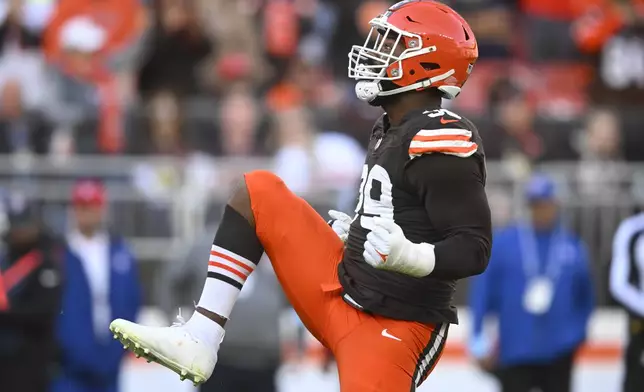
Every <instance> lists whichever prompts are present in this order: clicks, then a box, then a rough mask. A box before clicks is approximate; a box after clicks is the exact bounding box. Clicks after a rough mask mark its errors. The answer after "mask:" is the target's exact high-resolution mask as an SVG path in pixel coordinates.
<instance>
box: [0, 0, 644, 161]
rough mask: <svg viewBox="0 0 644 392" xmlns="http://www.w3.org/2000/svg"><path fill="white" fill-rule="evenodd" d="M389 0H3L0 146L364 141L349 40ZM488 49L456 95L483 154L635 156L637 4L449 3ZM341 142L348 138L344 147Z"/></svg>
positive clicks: (217, 148) (280, 145)
mask: <svg viewBox="0 0 644 392" xmlns="http://www.w3.org/2000/svg"><path fill="white" fill-rule="evenodd" d="M389 3H391V1H389V2H388V1H383V0H342V1H339V0H239V1H235V2H230V1H219V0H105V1H101V2H100V3H93V2H87V1H83V0H58V1H56V0H47V1H44V0H5V1H3V2H2V3H0V18H1V20H2V25H1V27H0V42H1V45H0V76H1V77H0V109H1V114H0V116H1V119H0V126H1V127H2V131H1V132H0V152H2V153H8V154H49V155H55V156H59V157H61V156H62V157H64V156H68V155H72V154H145V155H173V156H180V157H185V156H190V155H191V154H194V153H204V154H208V155H211V156H249V155H250V156H265V155H274V154H278V153H279V152H280V151H292V150H293V148H302V149H306V150H310V149H311V148H312V146H314V145H315V143H316V136H317V135H319V134H320V133H323V132H337V133H339V134H341V135H347V136H349V137H352V138H354V139H355V142H357V143H358V144H360V145H362V146H364V145H365V144H366V141H367V134H368V132H369V129H370V126H371V124H372V121H373V118H374V117H375V116H376V115H377V113H378V110H377V109H373V108H368V107H365V106H364V105H362V104H360V103H359V102H357V101H356V100H355V98H354V96H353V84H352V82H351V81H350V80H347V77H346V74H347V72H346V63H347V53H348V51H349V49H350V46H351V45H352V44H354V43H360V42H362V40H363V37H364V36H365V33H366V31H367V30H366V29H367V27H368V20H369V18H370V17H371V16H372V15H374V14H377V13H378V12H379V11H381V10H383V9H385V8H386V6H387V4H389ZM446 3H449V5H451V6H452V7H454V8H455V9H456V10H458V11H459V12H461V13H462V14H463V16H464V17H465V18H466V19H467V20H468V21H469V22H470V24H471V25H472V28H473V30H474V32H475V33H476V35H477V38H478V41H479V45H480V55H481V59H480V61H479V63H478V64H477V66H476V71H475V72H474V73H473V76H472V78H471V80H470V82H469V83H468V88H466V89H465V92H464V94H463V96H462V97H460V98H459V100H457V101H455V102H454V103H453V106H455V108H457V109H459V110H460V111H461V112H462V113H464V114H467V115H469V116H471V117H473V118H474V119H475V120H478V121H479V124H480V128H481V132H482V134H483V137H484V138H485V140H486V147H487V152H488V155H489V158H490V159H508V160H513V161H516V160H518V159H520V160H523V161H525V163H530V162H534V161H543V160H588V161H593V162H594V161H615V160H627V161H641V160H644V153H642V151H641V149H638V148H636V147H633V145H634V143H635V142H636V141H641V140H640V139H642V136H640V134H641V132H638V131H639V123H638V122H637V112H636V109H637V107H638V105H639V104H641V103H643V102H644V43H643V41H642V39H643V37H644V24H643V23H642V20H643V18H644V2H642V1H641V0H565V1H558V0H520V1H513V0H449V1H446ZM341 143H351V142H349V141H343V142H341Z"/></svg>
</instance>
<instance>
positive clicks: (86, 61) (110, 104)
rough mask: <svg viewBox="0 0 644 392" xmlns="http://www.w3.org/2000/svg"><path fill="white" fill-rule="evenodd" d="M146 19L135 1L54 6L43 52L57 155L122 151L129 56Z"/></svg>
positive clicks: (62, 1)
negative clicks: (48, 75) (55, 124)
mask: <svg viewBox="0 0 644 392" xmlns="http://www.w3.org/2000/svg"><path fill="white" fill-rule="evenodd" d="M146 21H147V20H146V13H145V9H144V7H143V4H142V2H141V1H140V0H101V1H99V2H88V1H78V0H58V1H57V2H56V10H55V12H54V14H53V16H52V20H51V21H50V23H49V25H48V27H47V30H46V32H45V37H44V38H45V39H44V49H45V54H46V57H47V60H48V61H49V63H50V64H51V65H52V68H53V70H54V71H55V72H53V74H52V78H55V81H54V88H53V90H54V91H53V93H52V95H53V97H54V98H53V99H52V101H53V102H52V104H51V110H50V113H51V116H52V118H54V119H56V120H57V122H58V123H59V127H58V132H56V134H55V135H56V138H55V139H54V140H55V143H54V145H55V146H56V150H57V152H59V153H66V154H69V153H70V152H71V150H75V151H78V152H81V153H94V154H95V153H107V154H112V153H118V152H122V151H123V149H124V148H125V110H124V106H125V105H126V104H129V103H130V102H129V101H128V100H129V99H131V96H132V95H133V94H132V92H133V91H134V87H133V83H132V80H131V79H132V77H131V67H132V66H133V64H132V63H133V62H134V59H135V58H136V56H134V55H133V53H132V52H136V48H137V47H138V43H139V41H140V39H139V38H140V36H141V34H142V31H144V28H145V26H146ZM61 155H63V154H61Z"/></svg>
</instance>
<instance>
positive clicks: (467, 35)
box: [463, 26, 470, 41]
mask: <svg viewBox="0 0 644 392" xmlns="http://www.w3.org/2000/svg"><path fill="white" fill-rule="evenodd" d="M463 32H464V33H465V41H469V40H470V35H469V34H468V33H467V29H466V28H465V26H463Z"/></svg>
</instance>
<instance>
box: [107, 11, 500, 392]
mask: <svg viewBox="0 0 644 392" xmlns="http://www.w3.org/2000/svg"><path fill="white" fill-rule="evenodd" d="M370 24H371V33H370V35H369V37H368V38H367V39H366V42H365V43H364V45H356V46H353V48H352V50H351V52H350V53H349V76H350V77H351V78H353V79H355V80H357V84H356V94H357V96H358V98H359V99H361V100H362V101H364V102H367V103H369V104H371V105H377V106H381V107H382V108H383V109H384V111H385V112H386V113H385V114H384V115H383V116H382V117H381V118H380V119H379V120H378V121H377V122H376V124H375V126H374V128H373V131H372V132H371V140H370V143H369V149H368V153H367V157H366V163H365V165H364V168H363V173H362V181H361V184H360V189H359V191H360V192H359V198H358V204H357V207H356V209H355V212H356V214H355V216H354V217H353V218H351V217H349V216H348V215H346V214H343V213H340V212H336V211H333V212H331V217H332V218H334V220H333V222H332V224H331V225H328V224H327V222H325V220H324V219H323V218H322V217H320V216H319V215H318V214H317V213H316V212H315V211H314V210H313V208H311V207H310V206H309V205H308V204H307V203H306V202H305V201H304V200H302V199H301V198H299V197H297V196H296V195H295V194H293V193H292V192H291V191H289V189H287V188H286V186H285V185H284V183H283V182H282V181H281V180H280V179H279V178H277V177H276V176H275V175H273V174H271V173H270V172H266V171H256V172H251V173H247V174H246V175H245V176H244V178H243V179H242V181H241V184H240V186H239V188H238V190H237V191H236V192H234V194H233V195H232V197H231V198H230V200H229V202H228V204H227V206H226V208H225V211H224V214H223V218H222V222H221V226H220V227H219V229H218V231H217V233H216V235H215V239H214V243H213V246H212V250H211V252H210V260H209V262H208V278H207V279H206V284H205V287H204V289H203V293H202V296H201V299H200V300H199V303H198V305H197V309H196V312H195V313H194V315H193V317H192V318H191V319H190V320H189V321H188V322H187V323H179V324H177V325H175V326H174V327H170V328H152V327H145V326H141V325H137V324H134V323H131V322H128V321H125V320H115V321H114V322H113V323H112V324H111V329H112V331H113V332H114V334H115V336H116V337H117V338H119V339H120V340H121V341H122V342H123V343H124V345H125V346H126V347H127V348H129V349H130V350H132V351H134V352H135V353H137V354H139V355H143V356H145V357H147V358H148V359H149V360H153V361H156V362H158V363H160V364H162V365H163V366H166V367H168V368H170V369H172V370H174V371H175V372H177V373H178V374H180V375H181V377H182V378H187V379H190V380H192V381H193V382H194V383H195V384H198V383H201V382H203V381H204V380H206V379H207V378H208V377H210V375H211V373H212V372H213V369H214V367H215V363H216V362H217V350H218V347H219V345H220V343H221V342H222V340H223V338H224V327H225V324H226V320H227V319H228V318H229V316H230V313H231V311H232V309H233V305H234V304H235V301H236V299H237V297H238V295H239V292H240V290H241V288H242V286H243V284H244V282H245V281H246V279H247V277H248V276H249V275H250V274H251V273H252V272H253V270H254V269H255V268H256V267H257V263H258V261H259V260H260V257H261V256H262V253H264V252H266V253H267V255H268V257H269V259H270V260H271V263H272V264H273V268H274V270H275V272H276V274H277V277H278V279H279V281H280V283H281V285H282V288H283V289H284V292H285V293H286V295H287V297H288V299H289V301H290V303H291V304H292V305H293V307H294V308H295V310H296V311H297V313H298V315H299V316H300V318H301V319H302V321H303V322H304V324H305V325H306V327H307V328H308V329H309V330H310V331H311V333H312V334H313V335H314V336H315V337H316V338H317V339H318V340H320V342H322V343H323V344H324V345H325V346H326V347H328V348H329V349H330V350H331V351H332V352H333V354H334V356H335V358H336V360H337V365H338V368H339V375H340V385H341V390H342V391H343V392H366V391H380V392H392V391H396V392H398V391H413V390H415V388H416V387H417V386H418V385H420V384H421V383H422V382H423V380H424V379H425V378H426V377H427V375H428V374H429V373H430V372H431V371H432V369H433V368H434V366H435V365H436V363H437V362H438V360H439V358H440V356H441V353H442V351H443V348H444V346H445V341H446V339H447V332H448V328H449V325H450V324H454V323H457V322H458V319H457V314H456V309H455V308H454V307H453V306H452V304H451V302H452V297H453V295H454V290H455V285H456V281H457V280H459V279H462V278H466V277H468V276H472V275H476V274H480V273H481V272H483V271H484V270H485V268H486V266H487V262H488V257H489V253H490V243H491V222H490V211H489V206H488V203H487V198H486V195H485V190H484V186H485V178H486V173H485V161H484V154H483V146H482V145H481V140H480V137H479V135H478V133H477V130H476V128H475V127H474V125H473V124H472V123H471V122H470V121H468V120H467V119H466V118H464V117H462V116H460V115H458V114H456V113H453V112H451V111H448V110H445V109H441V100H442V99H453V98H456V96H458V94H459V93H460V91H461V88H462V87H463V84H464V83H465V81H466V80H467V78H468V76H469V74H470V72H471V71H472V68H473V66H474V63H475V61H476V59H477V57H478V49H477V43H476V40H475V38H474V34H473V33H472V30H471V29H470V27H469V25H468V24H467V22H466V21H465V20H463V18H462V17H461V16H460V15H459V14H457V13H456V12H455V11H454V10H452V9H451V8H449V7H447V6H446V5H444V4H441V3H439V2H435V1H428V0H407V1H402V2H399V3H397V4H395V5H393V6H392V7H391V8H389V9H388V10H387V11H386V12H385V13H383V14H381V15H379V16H377V17H375V18H374V19H373V20H371V22H370ZM330 226H331V227H330Z"/></svg>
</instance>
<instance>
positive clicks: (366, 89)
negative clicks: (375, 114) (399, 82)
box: [355, 69, 461, 102]
mask: <svg viewBox="0 0 644 392" xmlns="http://www.w3.org/2000/svg"><path fill="white" fill-rule="evenodd" d="M453 74H454V70H453V69H450V70H449V71H447V72H445V73H444V74H442V75H438V76H435V77H433V78H430V79H427V80H424V81H422V82H418V83H414V84H411V85H409V86H405V87H400V88H395V89H393V90H389V91H382V86H381V84H380V81H379V80H360V81H358V83H356V87H355V91H356V97H358V99H359V100H361V101H364V102H372V101H373V100H374V99H376V98H377V97H386V96H389V95H396V94H400V93H404V92H406V91H411V90H418V89H425V88H427V87H429V86H431V85H432V84H434V83H436V82H439V81H441V80H444V79H447V78H449V77H450V76H452V75H453ZM438 89H439V90H440V91H441V92H442V93H443V94H444V96H445V98H446V99H454V98H456V96H457V95H458V94H459V93H460V92H461V89H460V87H456V86H441V87H438Z"/></svg>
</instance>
